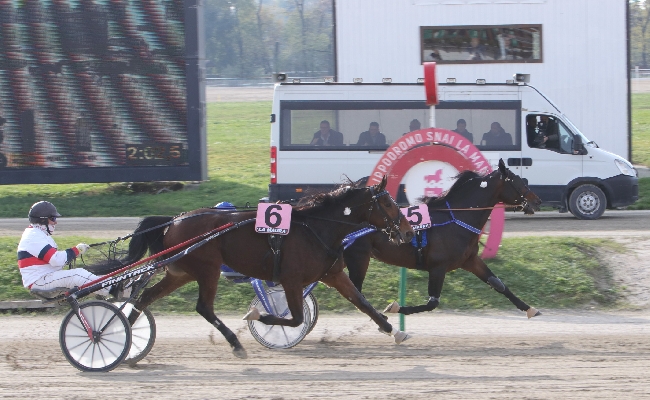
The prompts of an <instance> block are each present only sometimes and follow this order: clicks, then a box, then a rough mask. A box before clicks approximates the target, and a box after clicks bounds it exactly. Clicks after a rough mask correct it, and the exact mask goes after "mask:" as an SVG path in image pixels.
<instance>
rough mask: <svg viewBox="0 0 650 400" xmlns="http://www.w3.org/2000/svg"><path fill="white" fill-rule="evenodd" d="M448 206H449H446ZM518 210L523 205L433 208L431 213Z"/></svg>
mask: <svg viewBox="0 0 650 400" xmlns="http://www.w3.org/2000/svg"><path fill="white" fill-rule="evenodd" d="M447 205H449V204H447ZM502 207H503V208H515V209H517V208H519V209H523V208H524V205H523V204H501V205H496V206H492V207H469V208H434V209H433V211H482V210H494V209H495V208H502Z"/></svg>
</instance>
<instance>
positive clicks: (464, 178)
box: [418, 170, 482, 205]
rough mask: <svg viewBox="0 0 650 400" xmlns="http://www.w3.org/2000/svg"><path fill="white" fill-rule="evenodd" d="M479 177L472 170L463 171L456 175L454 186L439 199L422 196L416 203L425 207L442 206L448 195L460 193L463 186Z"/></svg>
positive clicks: (479, 176)
mask: <svg viewBox="0 0 650 400" xmlns="http://www.w3.org/2000/svg"><path fill="white" fill-rule="evenodd" d="M481 177H482V175H479V174H478V173H476V172H474V171H472V170H465V171H463V172H461V173H459V174H458V175H456V178H457V179H456V182H454V184H453V185H452V186H451V187H450V188H449V189H448V190H447V191H446V192H444V193H442V195H441V196H440V197H427V196H423V197H421V198H419V199H418V201H420V202H421V203H424V204H427V205H434V204H435V205H437V204H439V203H442V204H444V202H445V201H446V199H447V197H448V196H449V195H451V194H456V192H460V191H462V190H463V189H464V187H463V186H464V185H465V184H466V183H467V182H469V181H471V180H472V179H474V178H481Z"/></svg>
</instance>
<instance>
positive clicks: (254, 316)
mask: <svg viewBox="0 0 650 400" xmlns="http://www.w3.org/2000/svg"><path fill="white" fill-rule="evenodd" d="M261 316H262V314H260V310H258V309H257V308H253V309H252V310H250V311H249V312H248V314H246V315H244V318H242V319H243V320H246V321H257V320H259V319H260V317H261Z"/></svg>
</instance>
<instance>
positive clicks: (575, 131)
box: [562, 114, 598, 147]
mask: <svg viewBox="0 0 650 400" xmlns="http://www.w3.org/2000/svg"><path fill="white" fill-rule="evenodd" d="M562 119H563V121H564V122H565V123H566V124H567V125H568V126H569V129H570V130H571V132H572V133H573V134H574V135H578V136H580V137H581V138H582V143H584V145H585V146H591V147H598V145H597V144H596V142H593V141H591V140H589V139H587V137H586V136H585V135H584V134H583V133H582V132H581V131H580V129H578V127H577V126H575V125H574V124H573V122H571V120H570V119H569V118H568V117H567V116H566V115H564V114H562Z"/></svg>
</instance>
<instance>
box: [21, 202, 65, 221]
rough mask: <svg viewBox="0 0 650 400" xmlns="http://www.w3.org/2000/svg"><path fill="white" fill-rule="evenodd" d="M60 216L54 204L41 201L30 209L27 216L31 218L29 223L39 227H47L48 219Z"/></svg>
mask: <svg viewBox="0 0 650 400" xmlns="http://www.w3.org/2000/svg"><path fill="white" fill-rule="evenodd" d="M60 216H61V214H59V213H58V212H57V211H56V207H54V204H52V203H50V202H49V201H39V202H38V203H34V205H33V206H32V208H30V209H29V213H28V214H27V217H29V222H30V223H32V224H38V225H47V224H48V219H50V217H60Z"/></svg>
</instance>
